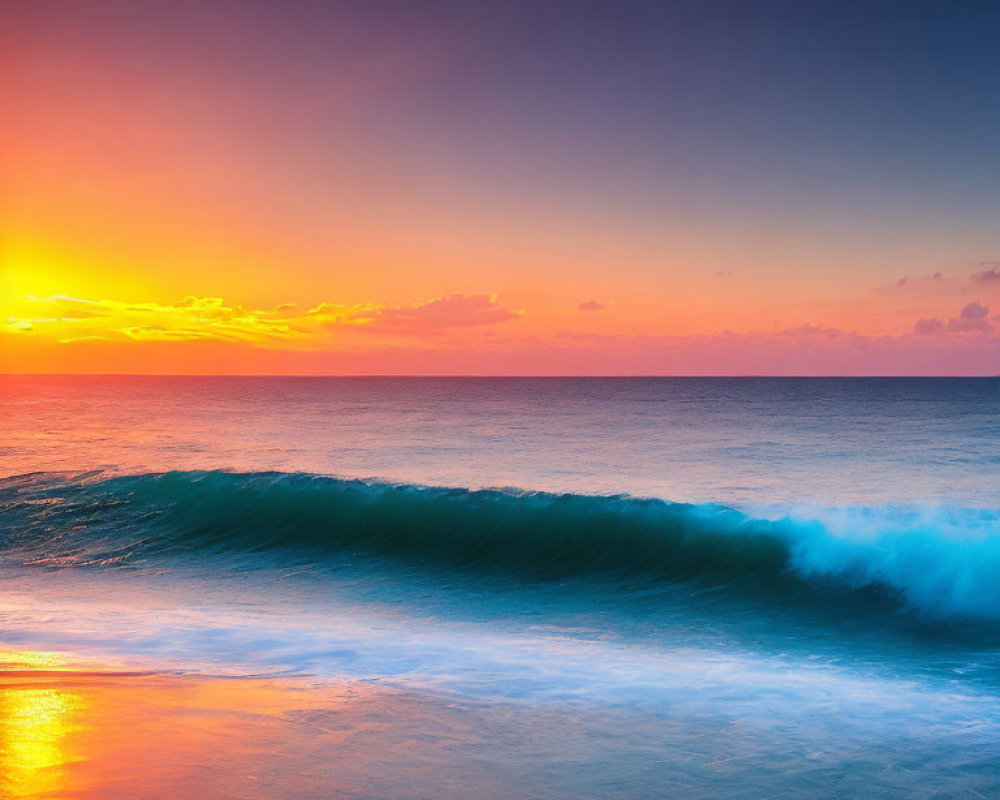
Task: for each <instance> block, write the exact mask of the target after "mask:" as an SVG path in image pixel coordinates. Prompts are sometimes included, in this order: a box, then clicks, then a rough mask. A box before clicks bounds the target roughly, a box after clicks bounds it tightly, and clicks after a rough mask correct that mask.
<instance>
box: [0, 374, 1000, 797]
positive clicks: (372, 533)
mask: <svg viewBox="0 0 1000 800" xmlns="http://www.w3.org/2000/svg"><path fill="white" fill-rule="evenodd" d="M0 387H2V390H3V396H2V399H0V410H2V412H3V413H2V414H0V432H2V434H3V438H2V441H3V442H4V448H3V451H2V456H0V458H2V460H0V465H2V474H3V475H6V476H7V477H6V478H3V479H2V480H0V585H2V591H0V642H2V643H4V644H5V645H6V647H7V649H8V650H9V651H10V653H9V654H8V655H7V656H6V660H7V661H8V666H7V669H8V672H7V677H5V678H4V680H3V683H2V685H0V739H2V744H0V763H2V764H3V765H4V770H3V772H4V775H5V781H6V783H5V784H2V786H3V789H4V791H5V792H6V793H7V794H6V795H5V796H11V797H19V798H27V797H39V798H40V797H50V798H51V797H59V796H81V797H123V798H124V797H150V798H153V797H179V798H183V797H228V796H237V797H254V798H258V797H259V798H272V797H273V798H278V797H282V798H284V797H288V798H312V797H316V798H318V797H324V798H326V797H372V798H375V797H393V798H395V797H399V798H403V797H405V798H420V797H428V798H430V797H455V798H460V797H461V798H465V797H471V796H475V797H487V798H488V797H498V798H499V797H511V796H517V797H539V798H543V797H544V798H548V797H560V798H561V797H566V798H570V797H572V798H586V797H594V798H598V797H601V798H603V797H622V798H634V797H650V798H652V797H700V796H701V797H748V798H749V797H752V798H759V797H783V796H787V797H835V796H865V797H907V798H909V797H928V798H930V797H949V798H950V797H982V796H986V797H989V796H995V795H997V794H998V793H1000V768H998V767H997V756H998V755H1000V739H998V734H1000V671H998V666H1000V660H998V651H1000V588H998V587H1000V582H998V581H997V580H996V576H997V575H1000V481H998V480H996V477H997V474H996V473H997V470H998V468H1000V430H998V428H1000V417H998V414H997V412H996V408H997V401H998V400H1000V382H998V381H996V380H940V381H938V380H916V381H910V380H885V381H883V380H867V379H865V380H827V379H822V380H784V379H782V380H773V381H768V380H757V379H753V380H745V381H740V380H728V379H727V380H717V381H713V380H694V379H690V380H689V379H684V380H659V379H655V380H654V379H649V380H625V379H609V380H596V379H595V380H552V381H545V380H526V381H520V380H487V379H476V380H466V379H461V380H446V379H413V380H405V379H342V380H341V379H335V380H327V379H214V378H212V379H194V378H183V379H174V378H49V377H45V378H41V377H6V378H3V379H0ZM29 473H30V474H29ZM331 475H338V476H341V477H339V478H335V477H329V476H331ZM18 476H19V477H18ZM373 477H374V478H378V479H372V478H373ZM357 478H365V480H357ZM429 486H436V487H442V486H443V487H449V486H450V487H454V488H429ZM484 486H485V487H489V486H494V487H495V486H515V487H519V488H518V489H500V490H495V489H494V490H479V487H484ZM546 492H557V494H551V493H549V494H547V493H546ZM609 495H610V496H609ZM641 498H651V499H641ZM674 501H681V502H674ZM52 665H56V667H55V668H57V669H58V670H61V671H63V673H64V674H60V675H56V676H53V675H52V674H50V673H51V671H52V668H53V667H52ZM111 673H113V674H111ZM122 673H127V674H122ZM121 753H126V754H131V755H128V757H127V758H124V757H121V755H120V754H121Z"/></svg>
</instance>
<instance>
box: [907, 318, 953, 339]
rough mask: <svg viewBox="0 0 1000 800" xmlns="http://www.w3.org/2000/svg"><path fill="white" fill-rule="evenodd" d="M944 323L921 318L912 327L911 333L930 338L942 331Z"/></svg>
mask: <svg viewBox="0 0 1000 800" xmlns="http://www.w3.org/2000/svg"><path fill="white" fill-rule="evenodd" d="M944 327H945V326H944V323H943V322H942V321H941V320H939V319H932V318H927V317H922V318H921V319H918V320H917V322H916V324H915V325H914V326H913V332H914V333H916V334H918V335H920V336H930V335H932V334H935V333H941V332H942V331H944Z"/></svg>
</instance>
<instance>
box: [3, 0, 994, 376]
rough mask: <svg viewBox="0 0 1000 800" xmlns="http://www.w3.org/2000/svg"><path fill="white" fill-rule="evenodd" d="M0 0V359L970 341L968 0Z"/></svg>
mask: <svg viewBox="0 0 1000 800" xmlns="http://www.w3.org/2000/svg"><path fill="white" fill-rule="evenodd" d="M0 6H2V10H3V16H4V20H5V23H4V25H3V26H2V29H0V75H2V76H3V77H2V79H0V106H2V108H3V109H5V110H6V111H8V112H9V111H11V110H12V112H13V113H5V114H3V115H2V117H0V371H3V372H33V373H47V372H54V373H67V372H68V373H133V372H135V373H166V374H175V373H182V374H329V375H339V374H455V375H461V374H475V375H505V374H514V375H549V374H551V375H574V374H587V375H621V374H624V375H629V374H641V375H742V374H747V375H750V374H765V375H767V374H781V375H813V374H833V375H855V374H856V375H867V374H885V375H938V374H941V375H944V374H967V375H996V374H1000V188H998V187H1000V102H997V89H996V87H997V86H998V85H1000V48H998V47H996V41H997V37H998V36H1000V4H998V3H996V2H993V0H936V1H934V2H930V1H929V0H905V1H903V2H894V1H893V0H866V2H851V0H808V2H801V0H781V1H780V2H779V1H778V0H739V1H738V2H736V1H726V2H723V1H721V0H683V1H680V0H678V1H675V2H672V1H671V0H658V2H639V1H638V0H615V1H612V0H608V1H607V2H590V1H589V0H571V1H567V2H563V1H562V0H534V1H533V2H520V1H519V0H511V1H505V2H475V3H470V2H435V1H423V0H407V2H402V0H396V1H395V2H389V0H367V1H366V2H360V1H357V2H336V0H333V1H324V2H319V1H318V0H316V1H315V2H314V1H313V0H296V2H279V0H273V2H265V1H264V0H198V1H197V2H192V1H191V0H170V1H169V2H166V1H164V2H159V1H158V0H128V1H127V2H126V1H125V0H122V2H116V1H115V0H89V1H88V2H87V3H79V2H74V1H73V0H58V1H56V0H0Z"/></svg>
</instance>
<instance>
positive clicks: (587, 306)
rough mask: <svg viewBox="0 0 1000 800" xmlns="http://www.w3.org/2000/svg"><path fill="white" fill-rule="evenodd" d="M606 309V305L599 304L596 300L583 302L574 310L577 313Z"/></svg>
mask: <svg viewBox="0 0 1000 800" xmlns="http://www.w3.org/2000/svg"><path fill="white" fill-rule="evenodd" d="M607 307H608V304H607V303H600V302H598V301H597V300H584V301H583V302H582V303H580V305H578V306H577V307H576V309H577V311H603V310H604V309H606V308H607Z"/></svg>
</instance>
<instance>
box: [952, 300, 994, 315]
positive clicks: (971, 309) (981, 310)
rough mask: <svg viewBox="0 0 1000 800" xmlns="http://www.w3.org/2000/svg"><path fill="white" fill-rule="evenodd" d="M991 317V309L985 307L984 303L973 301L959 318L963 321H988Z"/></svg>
mask: <svg viewBox="0 0 1000 800" xmlns="http://www.w3.org/2000/svg"><path fill="white" fill-rule="evenodd" d="M989 315H990V309H989V307H987V306H984V305H983V304H982V303H977V302H975V301H973V302H971V303H969V304H968V305H967V306H966V307H965V308H963V309H962V311H961V313H960V314H959V317H961V318H962V319H986V318H987V317H988V316H989Z"/></svg>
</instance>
